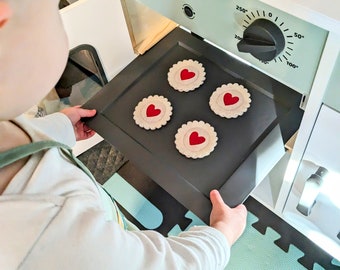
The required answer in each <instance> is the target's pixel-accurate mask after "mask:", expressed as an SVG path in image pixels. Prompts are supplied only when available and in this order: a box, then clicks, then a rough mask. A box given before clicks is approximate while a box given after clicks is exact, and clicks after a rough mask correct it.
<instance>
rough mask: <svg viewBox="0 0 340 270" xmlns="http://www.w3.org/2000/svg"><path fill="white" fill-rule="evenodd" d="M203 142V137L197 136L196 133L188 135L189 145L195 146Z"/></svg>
mask: <svg viewBox="0 0 340 270" xmlns="http://www.w3.org/2000/svg"><path fill="white" fill-rule="evenodd" d="M204 142H205V138H204V137H203V136H199V135H198V132H196V131H194V132H192V133H191V134H190V137H189V143H190V145H197V144H201V143H204Z"/></svg>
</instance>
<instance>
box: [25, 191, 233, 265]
mask: <svg viewBox="0 0 340 270" xmlns="http://www.w3.org/2000/svg"><path fill="white" fill-rule="evenodd" d="M86 201H87V199H85V200H79V198H78V199H76V198H75V197H72V198H69V199H67V202H66V203H65V205H64V206H63V207H62V210H61V211H60V212H59V214H58V215H57V216H56V217H55V218H54V220H53V222H52V223H51V224H50V225H49V226H48V228H47V229H46V230H45V231H44V233H43V234H41V235H42V236H41V238H40V239H39V241H37V243H36V245H35V246H34V248H33V249H32V250H31V252H30V256H29V257H27V258H26V260H25V262H24V264H23V265H24V266H25V267H27V268H29V269H51V268H49V267H50V266H51V265H54V266H57V267H58V269H129V270H134V269H135V270H140V269H147V270H153V269H155V270H156V269H157V270H162V269H170V270H175V269H183V270H190V269H193V270H199V269H202V270H209V269H214V270H215V269H224V268H225V266H226V264H227V262H228V260H229V256H230V246H229V244H228V242H227V240H226V238H225V237H224V235H223V234H222V233H220V232H219V231H218V230H216V229H214V228H211V227H209V226H197V227H192V228H191V229H190V230H188V231H185V232H182V233H181V234H179V235H178V236H176V237H164V236H162V235H161V234H159V233H158V232H155V231H125V230H123V229H121V228H120V227H119V225H118V224H117V223H115V222H108V221H105V219H104V218H103V214H102V213H101V212H100V211H97V210H95V211H93V210H94V209H92V210H91V208H88V207H86V205H87V203H86ZM53 269H54V268H53Z"/></svg>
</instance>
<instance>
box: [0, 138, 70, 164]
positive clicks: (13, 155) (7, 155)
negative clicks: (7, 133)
mask: <svg viewBox="0 0 340 270" xmlns="http://www.w3.org/2000/svg"><path fill="white" fill-rule="evenodd" d="M52 147H58V148H64V149H68V150H70V147H68V146H67V145H65V144H62V143H59V142H56V141H40V142H33V143H30V144H25V145H21V146H17V147H15V148H12V149H9V150H7V151H5V152H2V153H0V168H3V167H5V166H7V165H9V164H11V163H13V162H15V161H17V160H19V159H22V158H25V157H28V156H30V155H33V154H35V153H38V152H40V151H42V150H45V149H49V148H52Z"/></svg>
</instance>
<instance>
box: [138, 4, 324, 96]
mask: <svg viewBox="0 0 340 270" xmlns="http://www.w3.org/2000/svg"><path fill="white" fill-rule="evenodd" d="M140 1H141V2H143V3H144V4H146V5H147V6H149V7H150V8H152V9H154V10H156V11H158V12H160V13H161V14H163V15H164V16H166V17H168V18H170V19H172V20H173V21H175V22H177V23H179V24H180V25H181V26H183V27H185V28H187V29H188V30H190V31H192V32H194V33H195V34H197V35H199V36H201V37H202V38H205V39H206V40H207V41H209V42H210V43H213V44H215V45H216V46H217V47H219V48H221V49H222V50H225V51H227V52H229V53H232V54H234V55H236V56H238V57H240V58H242V59H243V60H245V61H247V62H248V63H249V64H251V65H252V66H254V67H255V68H257V69H259V70H261V71H262V72H264V73H266V74H268V75H269V76H271V77H274V78H275V79H277V80H278V81H280V82H282V83H284V84H285V85H288V86H289V87H291V88H293V89H294V90H296V91H298V92H300V93H302V94H308V93H309V91H310V89H311V86H312V83H313V79H314V76H315V73H316V70H317V67H318V64H319V61H320V57H321V54H322V51H323V47H324V45H325V42H326V38H327V34H328V32H327V31H326V30H324V29H322V28H319V27H317V26H315V25H313V24H310V23H308V22H306V21H303V20H301V19H299V18H297V17H294V16H292V15H290V14H287V13H285V12H283V11H281V10H278V9H276V8H273V7H271V6H269V5H267V4H264V3H262V2H260V1H258V0H234V1H225V0H215V1H213V2H209V1H205V0H186V1H183V0H181V1H166V2H164V1H158V0H140Z"/></svg>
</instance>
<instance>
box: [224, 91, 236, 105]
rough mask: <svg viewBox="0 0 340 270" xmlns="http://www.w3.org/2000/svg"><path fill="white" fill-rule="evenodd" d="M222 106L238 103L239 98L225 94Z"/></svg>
mask: <svg viewBox="0 0 340 270" xmlns="http://www.w3.org/2000/svg"><path fill="white" fill-rule="evenodd" d="M223 101H224V105H226V106H228V105H233V104H235V103H237V102H238V101H239V97H236V96H234V97H233V96H232V94H230V93H226V94H225V95H224V97H223Z"/></svg>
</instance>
